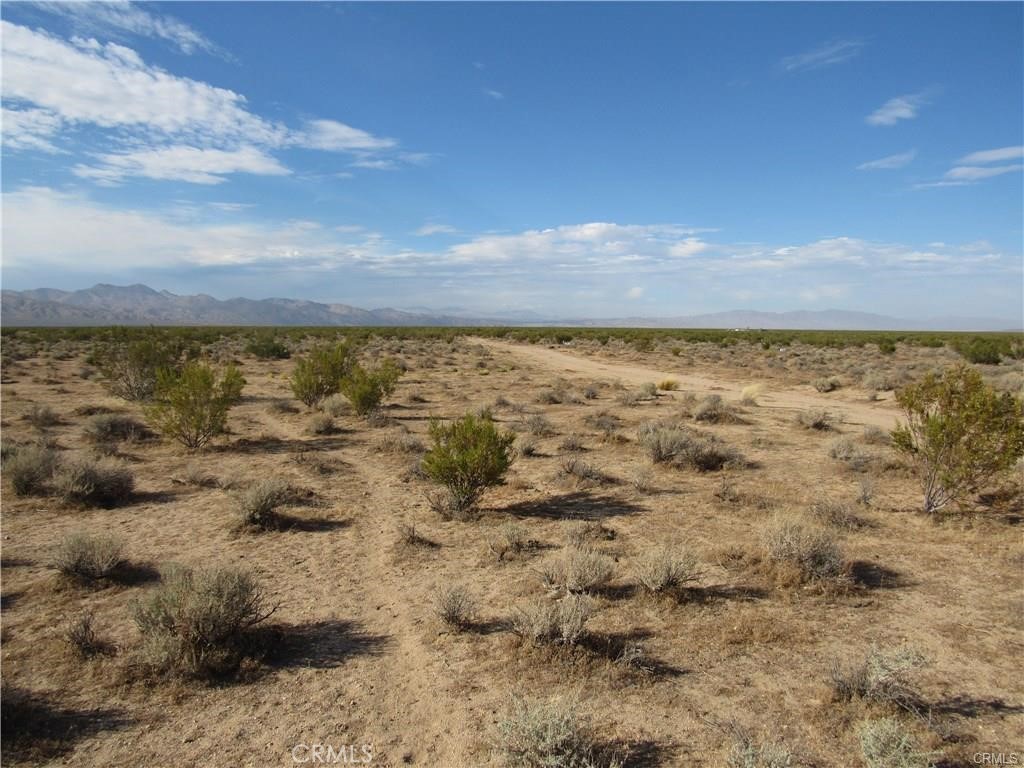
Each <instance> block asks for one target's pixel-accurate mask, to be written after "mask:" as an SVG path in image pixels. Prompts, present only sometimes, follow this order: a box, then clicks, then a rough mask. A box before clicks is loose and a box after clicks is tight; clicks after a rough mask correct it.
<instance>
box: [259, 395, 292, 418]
mask: <svg viewBox="0 0 1024 768" xmlns="http://www.w3.org/2000/svg"><path fill="white" fill-rule="evenodd" d="M298 412H299V408H298V406H297V405H295V403H293V402H292V401H291V400H286V399H285V398H283V397H279V398H277V399H275V400H271V401H270V403H268V404H267V413H272V414H275V415H278V416H283V415H285V414H286V413H298Z"/></svg>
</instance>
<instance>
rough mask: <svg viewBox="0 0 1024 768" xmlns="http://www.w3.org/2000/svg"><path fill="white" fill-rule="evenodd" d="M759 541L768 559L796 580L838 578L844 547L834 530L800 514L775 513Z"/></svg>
mask: <svg viewBox="0 0 1024 768" xmlns="http://www.w3.org/2000/svg"><path fill="white" fill-rule="evenodd" d="M762 544H763V546H764V550H765V554H766V555H767V558H768V560H769V562H771V563H773V564H774V565H775V566H777V567H778V566H781V567H783V568H785V569H787V570H788V571H789V573H784V574H780V575H784V576H787V577H788V576H790V575H792V577H793V579H794V580H795V581H796V582H798V583H808V582H815V581H823V580H827V579H835V578H838V577H839V576H840V575H841V574H842V572H843V551H842V548H841V547H840V546H839V543H838V542H837V541H836V537H835V534H833V533H831V532H829V531H828V530H826V529H824V528H821V527H819V526H817V525H814V524H811V523H809V522H807V521H805V520H802V519H800V518H799V517H781V516H780V517H776V518H775V519H774V520H772V521H771V522H770V523H769V524H768V526H767V527H766V528H765V530H764V532H763V534H762Z"/></svg>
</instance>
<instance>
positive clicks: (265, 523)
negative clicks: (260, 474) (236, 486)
mask: <svg viewBox="0 0 1024 768" xmlns="http://www.w3.org/2000/svg"><path fill="white" fill-rule="evenodd" d="M292 495H293V492H292V488H291V486H290V485H288V483H286V482H284V481H283V480H280V479H278V478H275V477H270V478H267V479H265V480H258V481H257V482H255V483H253V484H252V485H250V486H249V487H247V488H245V489H244V490H243V491H242V492H241V493H239V494H238V513H239V517H240V521H239V522H240V524H241V525H243V526H248V527H253V528H262V529H264V530H266V529H270V528H275V527H277V526H278V525H279V524H280V522H281V518H280V515H278V512H277V509H278V507H280V506H282V505H284V504H286V503H288V500H289V499H290V498H291V497H292Z"/></svg>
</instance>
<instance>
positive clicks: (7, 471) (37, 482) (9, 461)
mask: <svg viewBox="0 0 1024 768" xmlns="http://www.w3.org/2000/svg"><path fill="white" fill-rule="evenodd" d="M56 469H57V453H56V451H54V450H53V449H52V448H49V447H48V446H45V445H22V446H17V448H16V449H12V450H10V451H9V452H8V456H7V457H5V459H4V463H3V474H4V476H5V477H7V478H8V479H9V480H10V481H11V490H12V491H14V495H15V496H38V495H41V494H43V493H45V492H46V490H47V483H48V482H49V481H50V478H52V477H53V473H54V471H55V470H56Z"/></svg>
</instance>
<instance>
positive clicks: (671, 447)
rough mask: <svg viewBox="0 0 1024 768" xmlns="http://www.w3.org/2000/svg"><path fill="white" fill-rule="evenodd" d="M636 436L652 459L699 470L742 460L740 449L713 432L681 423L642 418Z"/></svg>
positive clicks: (710, 469) (709, 470)
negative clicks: (680, 425)
mask: <svg viewBox="0 0 1024 768" xmlns="http://www.w3.org/2000/svg"><path fill="white" fill-rule="evenodd" d="M638 440H639V442H640V444H641V445H642V446H644V448H646V449H647V452H648V453H649V454H650V456H651V460H652V461H654V462H655V463H660V462H665V463H670V464H673V465H674V466H677V467H688V468H691V469H696V470H698V471H700V472H714V471H716V470H719V469H722V468H723V467H725V466H727V465H738V464H741V463H742V457H741V455H740V453H739V452H738V451H737V450H736V449H734V448H732V447H730V446H728V445H726V444H725V443H724V442H722V441H721V440H719V439H718V438H717V437H715V436H714V435H706V434H701V433H698V432H693V431H691V430H689V429H686V428H684V427H678V426H672V425H665V424H659V423H657V422H645V423H643V424H641V425H640V428H639V430H638Z"/></svg>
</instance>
